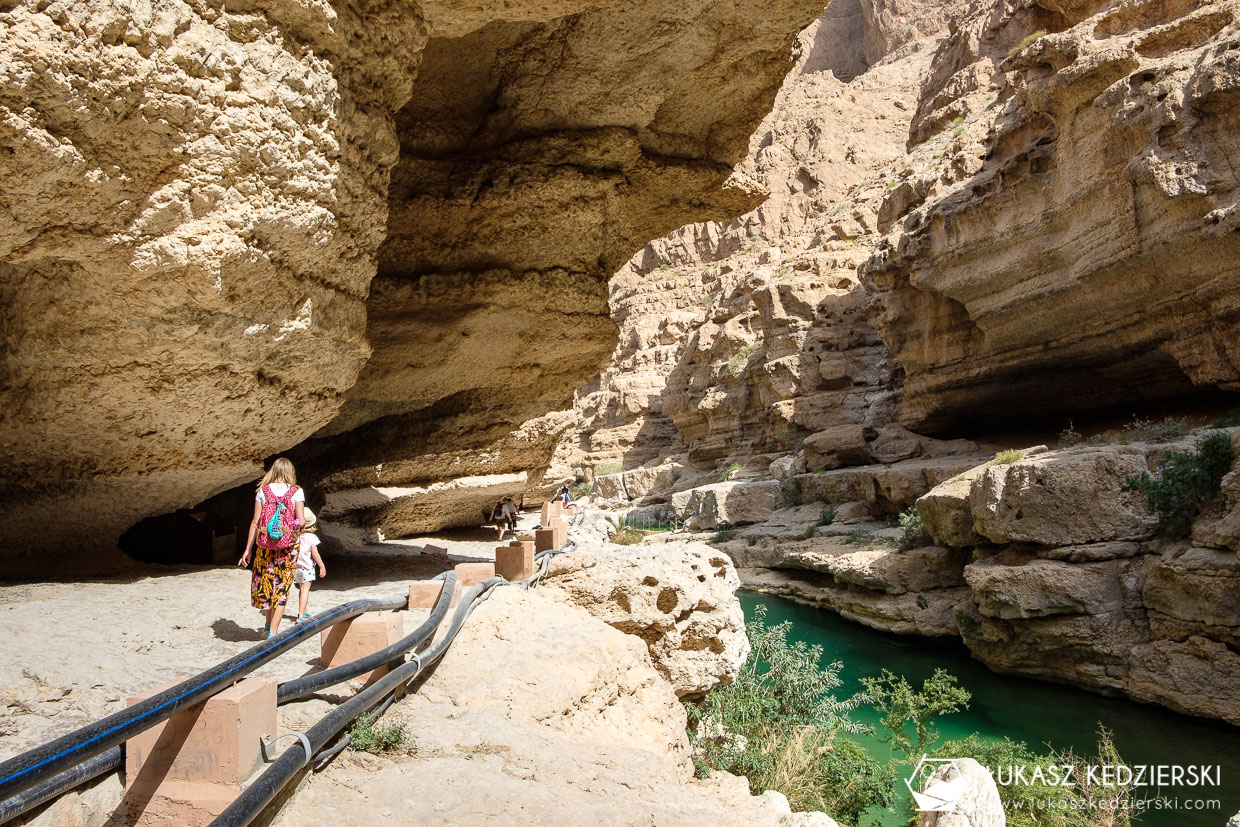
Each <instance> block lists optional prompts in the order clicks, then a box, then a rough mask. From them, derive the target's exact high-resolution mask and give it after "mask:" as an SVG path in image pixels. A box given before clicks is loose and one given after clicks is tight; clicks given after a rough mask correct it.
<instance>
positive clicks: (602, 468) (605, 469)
mask: <svg viewBox="0 0 1240 827" xmlns="http://www.w3.org/2000/svg"><path fill="white" fill-rule="evenodd" d="M623 470H624V466H623V465H621V464H620V463H618V462H600V463H599V464H598V465H596V466H594V476H596V477H605V476H607V475H608V474H619V473H620V472H621V471H623Z"/></svg>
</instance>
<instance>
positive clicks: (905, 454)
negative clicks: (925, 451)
mask: <svg viewBox="0 0 1240 827" xmlns="http://www.w3.org/2000/svg"><path fill="white" fill-rule="evenodd" d="M921 451H922V446H921V438H920V437H918V435H917V434H915V433H913V432H912V431H910V430H908V429H907V428H904V427H901V426H900V425H897V424H895V423H892V424H891V425H884V426H883V427H881V428H879V429H878V438H877V439H875V440H874V441H873V443H871V445H870V453H871V454H873V455H874V459H876V460H878V461H879V462H899V461H900V460H902V459H912V458H913V457H915V456H918V455H919V454H921Z"/></svg>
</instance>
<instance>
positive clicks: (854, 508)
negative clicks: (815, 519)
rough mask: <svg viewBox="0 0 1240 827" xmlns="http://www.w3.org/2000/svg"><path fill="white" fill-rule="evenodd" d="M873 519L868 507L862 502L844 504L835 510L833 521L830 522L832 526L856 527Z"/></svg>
mask: <svg viewBox="0 0 1240 827" xmlns="http://www.w3.org/2000/svg"><path fill="white" fill-rule="evenodd" d="M873 519H874V515H873V514H872V513H871V512H870V507H869V506H868V505H866V504H865V503H862V502H851V503H844V504H843V505H840V506H839V507H838V508H836V509H835V519H833V520H832V521H831V523H832V524H833V525H835V524H839V525H857V524H858V523H868V522H870V521H871V520H873Z"/></svg>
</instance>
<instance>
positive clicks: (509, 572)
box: [495, 543, 534, 580]
mask: <svg viewBox="0 0 1240 827" xmlns="http://www.w3.org/2000/svg"><path fill="white" fill-rule="evenodd" d="M495 571H496V573H497V574H499V575H501V576H502V577H504V578H506V579H508V580H524V579H525V578H527V577H529V576H531V575H532V574H534V544H533V543H514V544H512V545H508V546H500V547H499V548H497V549H495Z"/></svg>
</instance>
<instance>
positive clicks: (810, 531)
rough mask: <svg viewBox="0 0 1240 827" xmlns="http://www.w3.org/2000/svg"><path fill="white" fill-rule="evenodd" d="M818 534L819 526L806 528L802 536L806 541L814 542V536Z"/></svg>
mask: <svg viewBox="0 0 1240 827" xmlns="http://www.w3.org/2000/svg"><path fill="white" fill-rule="evenodd" d="M817 533H818V526H816V525H810V526H806V527H805V533H804V534H802V535H801V536H802V537H804V538H805V539H806V540H812V539H813V538H814V535H815V534H817Z"/></svg>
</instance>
